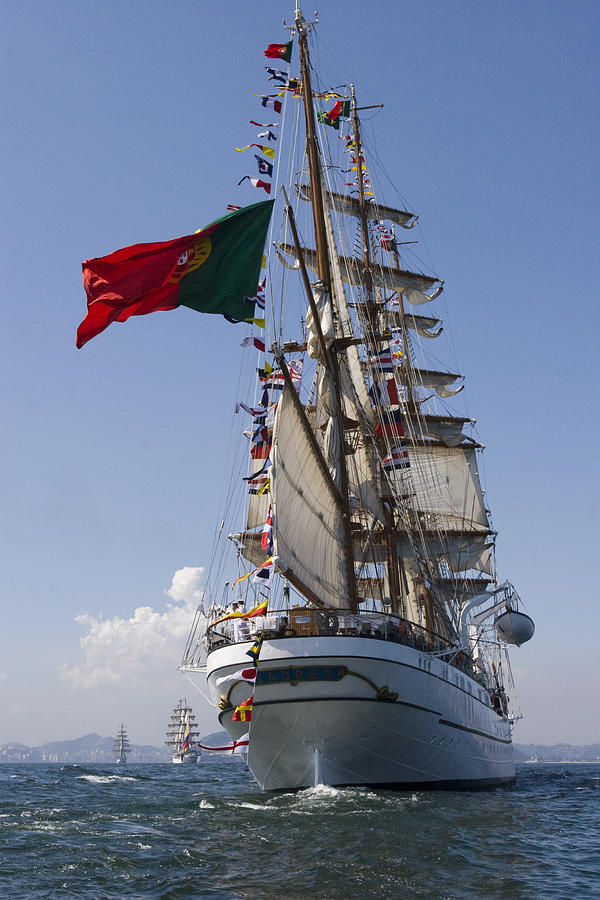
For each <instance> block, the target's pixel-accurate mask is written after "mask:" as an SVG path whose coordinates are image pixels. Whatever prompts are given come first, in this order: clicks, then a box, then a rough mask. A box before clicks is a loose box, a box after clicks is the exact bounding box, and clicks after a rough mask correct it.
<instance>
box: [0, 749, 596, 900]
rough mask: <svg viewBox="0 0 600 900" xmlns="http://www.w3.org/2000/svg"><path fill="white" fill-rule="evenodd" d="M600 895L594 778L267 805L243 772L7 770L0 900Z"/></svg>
mask: <svg viewBox="0 0 600 900" xmlns="http://www.w3.org/2000/svg"><path fill="white" fill-rule="evenodd" d="M309 896H311V897H317V898H343V900H346V898H363V897H365V898H367V897H379V898H381V897H393V898H396V897H399V898H403V897H422V898H457V900H458V898H460V900H463V898H483V897H491V898H494V897H502V898H513V897H514V898H537V897H540V898H542V897H544V898H549V897H560V898H577V900H579V898H587V897H590V898H591V897H594V898H597V897H599V896H600V766H599V765H568V764H565V765H544V766H542V765H524V766H521V767H520V768H519V769H518V777H517V783H516V785H515V786H514V787H510V788H502V789H497V790H494V791H490V792H477V793H462V792H461V793H458V792H456V793H455V792H448V793H445V792H444V793H420V792H416V793H409V792H404V793H396V792H392V791H375V790H369V789H363V788H354V789H352V788H350V789H343V790H338V789H334V788H328V787H320V788H315V789H309V790H303V791H300V792H298V793H293V794H292V793H290V794H263V793H261V791H260V790H259V789H258V788H257V787H256V785H255V784H254V783H253V781H252V778H251V776H250V774H249V773H248V772H247V771H246V770H245V769H244V766H243V763H242V761H241V759H239V758H233V759H232V758H228V759H223V758H219V757H207V756H204V757H203V759H202V761H201V762H200V763H199V764H198V765H197V766H193V767H181V766H173V765H170V764H164V765H129V766H127V767H126V768H121V767H118V768H117V766H84V765H81V766H76V765H64V766H60V765H43V764H40V765H25V764H19V765H16V764H15V765H10V764H4V765H0V897H2V898H5V897H6V898H11V900H17V898H44V900H47V898H55V897H57V898H62V897H81V898H119V900H121V898H130V897H132V898H135V897H142V898H154V897H156V898H179V897H181V898H190V900H197V898H219V900H229V898H231V900H237V898H240V900H245V898H248V900H250V898H252V900H254V898H267V897H269V898H283V900H295V898H301V897H302V898H304V897H309Z"/></svg>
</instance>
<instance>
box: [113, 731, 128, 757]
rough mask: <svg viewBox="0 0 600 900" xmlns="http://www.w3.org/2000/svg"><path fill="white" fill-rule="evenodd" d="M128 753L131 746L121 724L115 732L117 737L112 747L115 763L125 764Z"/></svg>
mask: <svg viewBox="0 0 600 900" xmlns="http://www.w3.org/2000/svg"><path fill="white" fill-rule="evenodd" d="M130 752H131V744H130V743H129V739H128V737H127V732H126V731H125V726H124V725H123V723H122V722H121V727H120V728H119V730H118V731H117V736H116V738H115V743H114V746H113V753H114V754H115V762H116V763H118V764H125V763H126V762H127V754H128V753H130Z"/></svg>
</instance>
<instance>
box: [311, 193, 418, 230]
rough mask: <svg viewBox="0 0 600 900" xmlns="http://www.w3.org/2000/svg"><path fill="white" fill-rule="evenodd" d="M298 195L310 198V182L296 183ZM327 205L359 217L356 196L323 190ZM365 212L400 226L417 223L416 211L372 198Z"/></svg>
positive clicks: (337, 210)
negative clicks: (387, 204) (399, 207)
mask: <svg viewBox="0 0 600 900" xmlns="http://www.w3.org/2000/svg"><path fill="white" fill-rule="evenodd" d="M297 193H298V196H299V197H300V198H301V199H302V200H310V199H311V197H312V190H311V186H310V184H299V185H297ZM325 197H326V200H327V205H328V206H329V207H330V208H331V209H333V210H334V211H335V212H337V213H343V214H345V215H348V216H355V217H356V218H357V219H360V218H361V215H362V213H361V206H360V201H359V199H358V197H350V196H347V195H345V194H338V193H336V192H335V191H325ZM365 212H366V214H367V218H368V219H371V220H372V221H375V222H377V221H379V220H380V219H387V220H388V222H394V223H395V224H396V225H401V226H402V228H414V226H415V225H416V224H417V221H418V218H419V217H418V216H417V215H416V213H412V212H407V211H406V210H403V209H395V208H394V207H393V206H383V205H382V204H380V203H377V201H376V200H375V199H374V198H370V199H367V201H366V203H365Z"/></svg>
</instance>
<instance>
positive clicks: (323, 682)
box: [181, 8, 534, 790]
mask: <svg viewBox="0 0 600 900" xmlns="http://www.w3.org/2000/svg"><path fill="white" fill-rule="evenodd" d="M316 24H317V20H315V21H311V22H308V21H307V20H306V19H305V18H304V16H303V14H302V12H301V10H300V9H298V8H297V9H296V10H295V14H294V19H293V22H292V23H291V24H289V25H285V23H284V25H285V27H286V28H288V30H289V38H291V41H290V40H289V39H287V38H286V42H283V43H281V44H270V45H269V47H268V48H267V50H266V51H265V55H266V56H267V57H268V59H267V60H263V62H264V63H266V64H268V65H266V68H267V75H268V79H269V80H268V81H267V83H266V89H265V92H264V93H263V94H258V97H259V98H260V101H259V102H260V104H261V106H262V107H263V109H262V118H261V117H260V114H259V115H258V116H257V115H256V113H254V119H253V120H252V123H251V124H253V125H255V126H260V127H262V128H263V131H262V132H259V134H258V141H262V143H258V141H257V139H256V138H255V139H254V140H255V141H257V142H256V143H254V144H250V145H249V146H250V147H253V148H258V153H257V154H255V155H256V159H257V161H258V166H259V174H260V173H261V172H262V173H264V174H262V175H261V178H259V179H256V178H254V179H252V178H250V177H249V176H248V181H249V185H251V186H253V187H256V188H259V189H260V188H261V187H262V188H263V189H264V190H266V191H267V192H268V193H270V194H271V196H272V197H274V198H276V206H275V210H276V213H277V209H278V206H280V207H282V214H281V216H280V218H279V220H277V214H275V215H274V217H273V222H272V225H271V232H270V235H269V240H268V242H267V248H266V257H265V261H264V264H265V272H264V273H263V275H262V276H261V279H262V280H261V283H260V285H259V291H258V293H257V297H256V298H255V299H256V300H257V302H258V304H259V306H261V307H263V308H265V313H263V315H265V318H266V321H262V320H261V319H259V318H256V319H253V320H252V322H253V324H252V326H251V329H250V336H249V337H247V338H245V340H244V341H243V343H242V346H244V347H245V348H249V349H245V350H244V359H243V362H242V376H241V379H240V381H239V382H238V383H242V384H244V385H245V391H246V397H245V398H244V399H245V401H246V402H241V403H240V408H241V410H242V411H243V413H244V414H245V415H246V418H245V419H244V421H243V422H242V423H241V425H239V426H238V430H239V432H240V435H241V440H240V449H239V451H237V456H236V455H235V452H234V454H233V456H234V459H233V462H232V471H236V472H237V473H239V472H240V468H241V469H242V470H243V469H244V468H245V470H246V474H245V476H244V478H243V479H241V478H239V475H238V479H239V485H240V487H241V486H242V485H243V491H244V495H245V501H244V502H243V504H242V502H241V501H239V500H237V501H235V502H234V500H233V499H230V500H229V504H228V508H227V509H226V510H220V511H219V515H218V519H219V521H220V522H221V524H220V526H219V528H218V529H217V531H218V532H219V534H220V535H221V536H222V539H223V542H224V543H225V544H226V543H227V538H228V539H229V551H230V552H229V553H227V552H225V551H222V552H220V553H215V554H214V555H213V558H214V559H215V562H214V563H213V565H212V566H211V568H210V571H209V574H208V582H207V589H206V594H205V600H204V602H203V604H202V605H201V606H200V607H199V609H198V612H197V614H196V617H195V621H194V623H193V626H192V629H191V633H190V636H189V639H188V642H187V645H186V648H185V652H184V656H183V659H182V662H181V669H182V670H183V671H184V672H186V673H190V674H196V675H198V677H199V678H202V679H203V678H206V680H207V683H208V688H209V692H210V696H211V699H212V703H213V704H214V707H215V709H216V710H217V712H218V718H219V722H220V723H221V725H222V727H223V728H224V729H225V730H226V731H227V732H228V733H229V735H230V737H231V739H232V741H233V744H232V748H235V747H236V746H237V743H236V742H242V743H243V744H244V745H246V744H247V763H248V767H249V769H250V771H251V772H252V774H253V776H254V777H255V779H256V781H257V782H258V784H259V785H260V786H261V787H262V788H263V789H265V790H282V789H297V788H303V787H307V786H311V785H313V784H318V783H326V784H329V785H373V786H376V785H379V786H388V787H394V788H400V789H409V788H474V787H488V786H495V785H501V784H506V783H510V782H511V781H513V780H514V777H515V765H514V762H513V750H512V731H513V726H514V724H515V722H516V720H517V719H518V718H519V717H520V716H519V714H518V707H517V705H516V699H515V693H514V685H513V681H512V676H511V669H510V662H509V657H508V646H509V645H510V644H513V645H520V644H522V643H524V642H525V641H526V640H529V638H531V636H532V635H533V630H534V625H533V622H532V620H531V618H530V617H529V616H528V615H527V614H526V613H525V612H524V611H523V608H522V603H521V600H520V598H519V596H518V594H517V592H516V590H515V588H514V587H513V586H512V584H511V583H510V582H508V581H506V580H501V579H499V577H498V574H497V569H496V558H495V545H496V531H495V529H494V527H493V524H492V519H491V512H490V509H489V506H488V502H487V498H486V495H485V492H484V490H483V488H482V486H481V482H480V476H479V472H480V466H481V453H482V450H483V446H482V444H481V442H480V440H479V438H478V437H477V435H476V432H475V430H474V426H475V421H474V420H473V419H471V418H470V417H469V416H467V415H465V414H464V413H462V414H461V413H460V412H459V411H457V409H456V404H457V403H458V402H459V400H457V395H458V394H459V393H460V392H461V391H462V390H463V387H464V384H463V380H464V379H463V376H462V375H460V374H459V373H458V372H455V371H448V370H447V369H446V367H444V366H443V364H440V363H439V362H438V355H437V354H438V353H439V352H440V351H439V350H438V349H437V346H436V341H438V343H442V341H440V340H439V339H440V336H441V334H442V331H443V325H442V320H441V318H440V315H439V313H438V312H437V310H436V304H435V301H436V299H437V298H439V297H440V295H441V293H442V290H443V288H444V283H443V281H442V279H441V278H440V277H439V276H437V275H435V274H432V273H431V272H428V271H423V269H424V267H423V266H422V265H421V264H420V262H419V257H418V255H417V253H418V242H417V240H416V238H415V237H414V235H415V231H413V229H414V228H415V226H416V225H417V219H418V217H417V215H416V213H415V212H413V211H412V210H411V209H410V208H407V206H406V205H405V204H399V203H396V205H387V204H388V202H389V201H388V200H387V198H386V199H383V198H380V195H379V194H380V192H379V188H378V184H380V183H381V184H383V185H384V187H386V188H387V187H388V184H389V183H391V182H388V181H387V180H386V178H387V176H385V175H384V174H381V173H382V169H381V164H380V160H379V154H378V150H377V144H376V143H375V141H374V139H372V138H371V137H370V135H371V130H372V125H373V122H372V121H371V120H373V119H374V117H376V118H377V119H378V118H379V108H380V106H381V104H380V105H379V106H367V105H365V104H361V102H360V101H359V98H358V96H357V91H356V90H355V86H354V85H353V84H351V83H350V84H346V85H342V86H340V85H339V84H338V83H337V82H336V84H335V87H332V85H331V84H330V83H328V82H327V83H326V82H324V81H323V80H322V79H321V77H320V75H319V73H318V71H317V69H316V67H315V66H314V65H313V63H312V62H311V54H313V55H314V53H313V51H314V49H315V47H316V48H317V49H318V48H319V43H318V42H319V37H318V35H317V34H316V28H315V26H316ZM292 42H293V43H292ZM266 110H268V114H267V115H266V116H265V111H266ZM365 116H366V117H367V118H368V120H369V121H368V123H367V122H366V121H365ZM382 118H383V116H382ZM255 119H258V120H259V121H254V120H255ZM367 124H368V128H367V127H366V125H367ZM284 137H286V138H287V139H288V140H287V141H286V142H285V143H284ZM237 149H238V150H240V151H242V150H248V148H247V147H245V148H237ZM247 158H250V156H249V155H248V157H247ZM240 159H241V157H240ZM261 160H262V162H261ZM243 181H244V178H243V179H242V182H243ZM265 184H268V188H267V187H265ZM249 185H245V186H244V188H243V189H242V190H244V189H247V188H248V186H249ZM397 196H399V195H397ZM311 235H312V236H311ZM404 236H406V238H407V240H403V237H404ZM429 310H431V311H429ZM432 347H433V348H436V349H433V350H432V349H431V348H432ZM255 348H256V349H255ZM246 354H247V355H246ZM254 370H256V372H257V376H256V375H255V374H254ZM244 379H245V380H244ZM460 399H462V398H460ZM240 400H242V398H240ZM238 416H239V410H238ZM237 421H238V422H239V421H240V419H239V417H238V420H237ZM244 460H246V462H244ZM231 496H232V497H233V489H232V492H231ZM244 509H245V513H244V514H243V518H242V510H244ZM221 520H222V521H221ZM232 583H233V584H234V591H233V592H232V590H231V584H232ZM232 596H233V597H235V598H237V600H238V601H240V605H239V606H237V605H236V606H235V607H234V608H232V607H230V606H228V604H229V603H230V599H231V597H232ZM242 603H243V606H242V605H241V604H242ZM255 663H256V665H254V664H255Z"/></svg>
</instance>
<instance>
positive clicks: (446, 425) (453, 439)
mask: <svg viewBox="0 0 600 900" xmlns="http://www.w3.org/2000/svg"><path fill="white" fill-rule="evenodd" d="M405 419H406V423H407V427H406V429H405V431H406V434H407V435H410V436H415V437H423V436H426V437H429V438H434V439H435V440H438V441H441V442H442V443H443V444H445V445H446V447H458V445H459V444H461V443H462V442H463V441H471V442H472V439H471V438H470V437H469V436H468V435H467V434H465V433H464V430H463V429H464V427H465V424H466V423H467V422H470V421H471V420H470V419H463V418H458V417H455V416H433V415H427V414H422V415H420V416H418V417H415V416H408V415H407V416H405Z"/></svg>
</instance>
